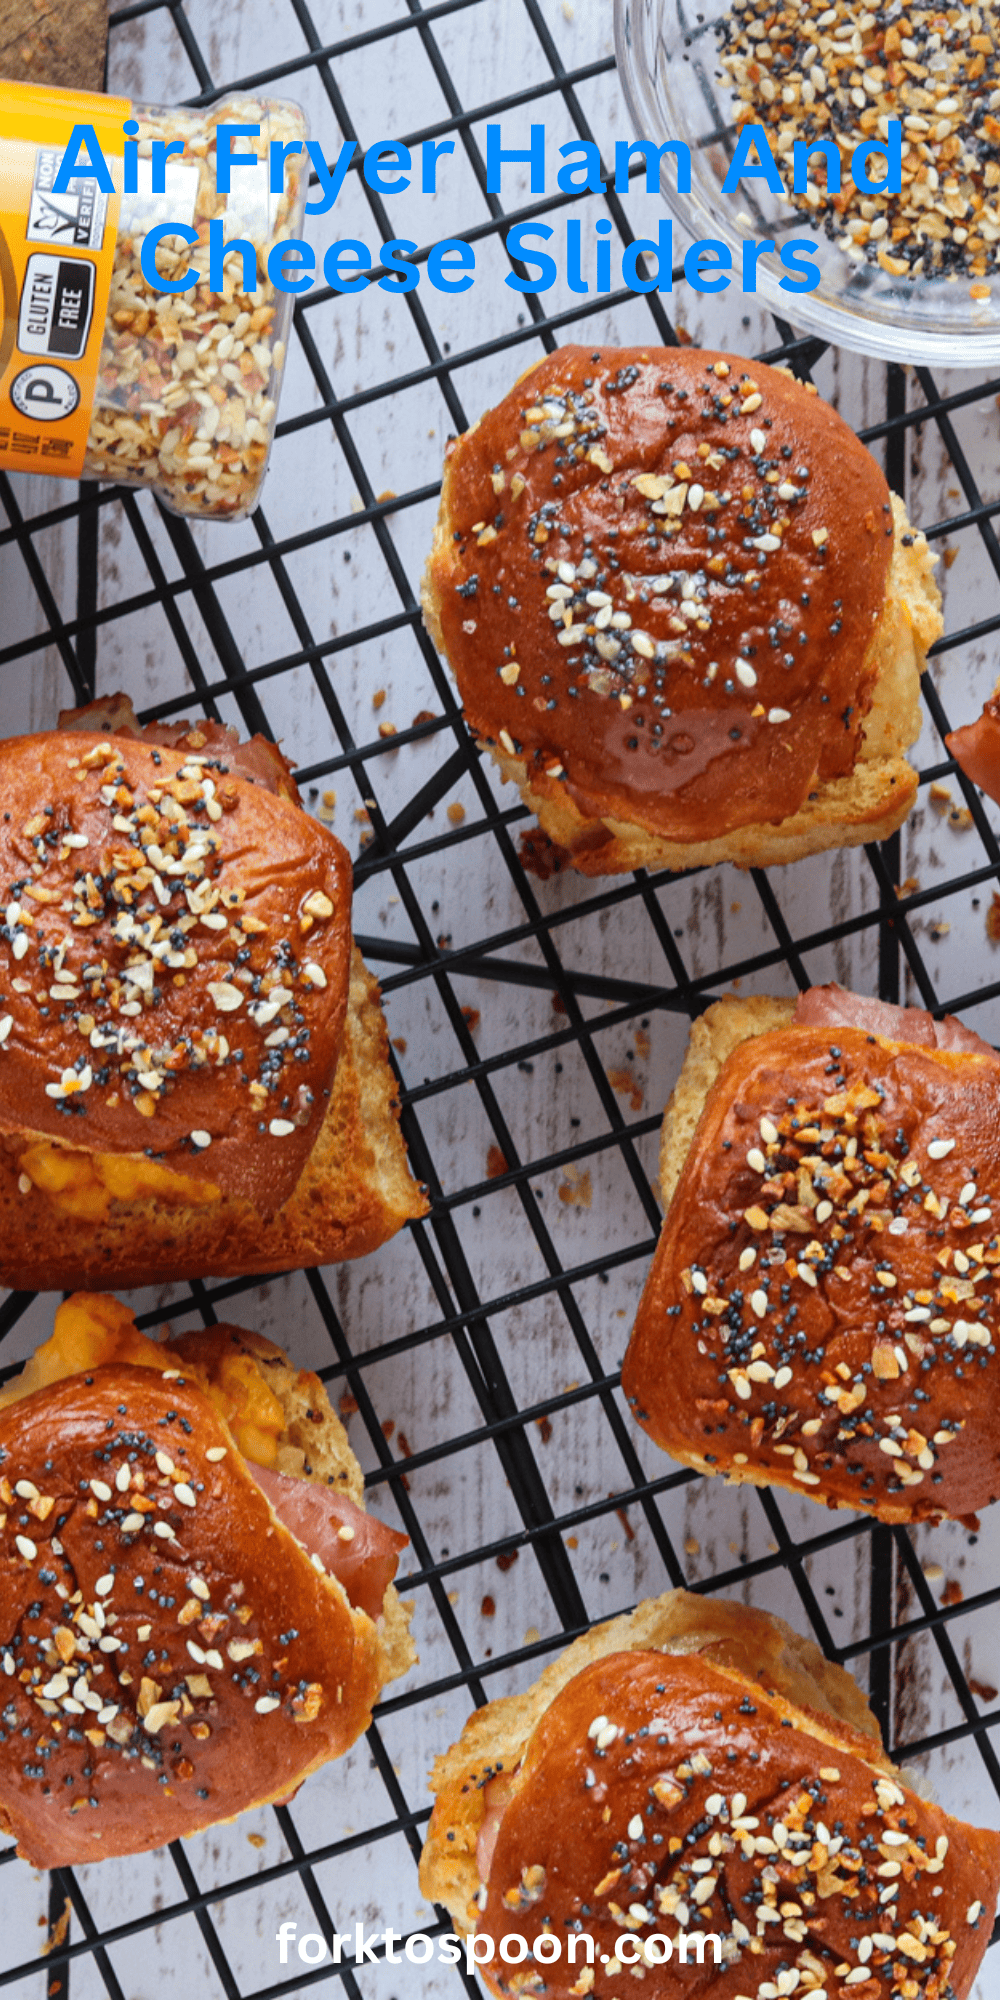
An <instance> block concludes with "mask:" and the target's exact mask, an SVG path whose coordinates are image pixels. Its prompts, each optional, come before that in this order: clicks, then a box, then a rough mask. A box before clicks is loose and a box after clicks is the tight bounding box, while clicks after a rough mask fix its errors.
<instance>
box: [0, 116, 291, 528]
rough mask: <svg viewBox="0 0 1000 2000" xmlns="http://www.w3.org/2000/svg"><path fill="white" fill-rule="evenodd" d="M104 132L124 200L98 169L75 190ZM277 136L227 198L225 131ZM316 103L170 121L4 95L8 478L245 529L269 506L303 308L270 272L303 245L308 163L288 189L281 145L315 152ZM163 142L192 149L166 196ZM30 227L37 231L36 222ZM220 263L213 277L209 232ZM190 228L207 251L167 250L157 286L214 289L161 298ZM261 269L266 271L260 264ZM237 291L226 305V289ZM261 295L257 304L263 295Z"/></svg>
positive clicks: (170, 254) (2, 273) (170, 261)
mask: <svg viewBox="0 0 1000 2000" xmlns="http://www.w3.org/2000/svg"><path fill="white" fill-rule="evenodd" d="M128 120H133V121H135V125H136V126H137V128H138V129H137V132H136V131H135V130H134V129H130V131H129V133H128V135H127V136H128V137H130V138H132V139H134V141H135V144H136V148H137V151H136V153H135V155H134V156H133V157H134V161H135V165H134V171H132V172H131V173H130V178H131V179H132V180H134V182H135V187H136V191H135V192H124V191H123V188H124V183H125V179H126V175H125V139H126V134H125V133H123V129H122V128H123V124H124V123H125V122H126V121H128ZM80 123H84V124H87V125H90V126H92V127H93V130H94V133H95V136H96V138H97V140H98V143H99V145H100V148H101V153H102V155H103V158H104V160H105V162H106V165H107V169H108V172H109V174H110V176H111V179H112V180H113V182H114V192H113V193H109V192H107V191H106V190H102V189H101V187H100V174H99V172H98V173H96V174H94V173H91V172H90V169H89V167H88V165H87V164H86V160H87V159H92V155H91V154H90V150H89V147H88V149H87V154H86V157H85V159H84V164H83V166H82V169H81V172H80V173H79V174H74V175H73V177H72V178H71V180H70V182H69V188H68V191H67V192H66V193H65V194H62V195H57V194H55V193H54V192H53V188H52V183H53V181H54V179H55V178H56V175H57V172H58V167H59V164H60V162H61V159H62V156H63V153H64V151H65V147H66V145H67V143H68V141H69V138H70V133H71V132H72V130H73V127H74V125H76V124H80ZM219 124H229V125H257V126H259V127H260V132H259V136H257V137H251V136H242V137H240V138H239V140H237V141H235V142H234V148H233V150H234V157H235V155H236V154H240V155H246V154H250V153H252V154H254V155H255V156H256V159H255V162H254V164H253V165H247V166H238V165H234V166H233V168H232V169H231V175H230V179H231V192H230V193H229V194H228V195H227V194H222V193H219V192H218V190H217V186H216V150H215V149H216V127H217V125H219ZM306 133H307V125H306V120H305V117H304V114H303V112H302V111H301V110H300V108H299V106H298V105H296V104H289V103H283V102H276V101H275V100H273V99H261V98H253V97H247V96H243V95H240V96H230V97H226V98H222V99H220V100H219V102H218V103H216V104H213V105H212V106H210V107H208V108H205V109H199V110H188V109H164V108H158V107H154V106H149V105H140V104H131V103H130V102H129V101H128V100H127V99H122V98H107V97H91V96H84V95H82V94H81V95H78V94H77V93H75V92H66V91H54V90H43V89H40V88H38V87H36V86H20V85H14V84H4V85H3V103H2V108H0V285H2V289H3V295H4V296H3V305H4V332H3V336H2V339H0V468H2V469H3V470H5V471H12V470H20V471H35V472H55V473H59V474H62V475H64V476H66V477H69V478H77V477H84V478H92V479H113V480H116V481H119V482H122V483H124V484H126V485H130V486H149V487H151V488H152V489H153V491H154V492H155V493H156V494H157V495H158V497H159V498H160V499H161V500H162V501H163V502H164V504H165V505H166V506H167V507H170V508H172V509H173V511H174V512H175V513H178V514H185V515H197V516H202V517H205V518H208V519H224V520H230V521H232V520H240V519H242V518H243V517H244V516H245V515H246V514H248V513H249V512H250V510H251V508H252V507H253V506H254V505H255V503H256V501H257V498H258V495H259V493H260V488H261V484H262V482H263V478H264V474H265V471H266V469H267V460H268V454H269V451H270V448H271V443H272V439H273V436H274V426H275V419H276V414H277V403H278V394H279V390H280V384H281V376H282V370H283V367H284V361H285V347H286V336H287V331H288V323H289V319H290V316H291V309H292V298H291V295H290V294H289V293H286V292H282V291H279V290H277V289H276V288H275V286H274V285H273V284H272V283H271V281H270V279H269V277H268V273H267V261H268V255H269V253H270V251H271V249H272V247H273V246H274V245H275V244H276V243H279V242H280V241H282V240H284V239H285V238H287V237H290V236H298V235H299V234H300V232H301V225H302V216H303V210H304V205H305V197H306V167H307V161H306V156H305V151H304V147H303V149H302V151H301V152H300V153H299V154H297V155H292V156H291V157H288V158H286V160H285V162H284V186H283V189H282V191H281V193H274V194H272V193H271V192H270V189H269V165H268V148H269V146H270V144H271V142H272V141H273V140H284V141H285V142H286V143H287V142H290V141H295V140H299V141H303V140H304V139H305V137H306ZM155 140H163V141H168V142H174V143H177V142H180V143H181V145H182V147H183V150H182V151H180V152H177V153H174V154H173V155H172V156H171V157H170V158H169V159H168V161H167V163H166V168H165V172H164V176H163V192H161V193H153V192H152V178H153V176H152V154H153V143H154V141H155ZM25 218H27V224H26V223H25ZM213 221H217V224H218V226H217V230H216V235H217V236H220V237H221V238H222V240H223V243H225V244H228V243H230V242H237V241H238V242H240V243H242V244H248V245H250V246H252V250H253V251H255V252H256V259H255V262H256V270H255V272H254V273H253V275H254V276H255V277H256V284H255V286H249V284H248V281H249V279H250V277H251V268H250V267H251V253H245V252H243V251H241V250H238V249H234V250H229V251H228V252H226V251H223V252H222V253H221V258H220V255H219V252H218V250H217V265H218V264H219V263H220V261H221V271H220V270H219V269H218V268H217V269H216V273H215V276H216V281H217V282H216V289H214V290H213V289H212V287H211V283H210V276H209V262H210V243H209V228H210V224H211V223H212V222H213ZM166 222H177V223H181V224H183V225H185V226H186V227H187V228H188V229H189V230H191V229H193V230H194V231H196V232H197V241H196V242H195V243H189V242H188V241H187V240H186V239H181V238H179V237H172V236H167V237H164V238H161V240H160V242H159V244H158V246H157V248H156V252H155V264H156V270H157V272H158V273H159V275H160V277H161V278H164V279H167V280H171V279H175V278H179V277H181V276H183V275H184V274H185V273H186V272H189V271H193V272H194V273H195V283H194V284H193V285H192V286H191V287H189V288H188V289H187V290H185V291H181V292H172V293H171V292H163V291H158V290H157V289H156V288H155V286H154V285H150V284H149V283H148V282H147V280H146V278H145V277H144V276H143V272H142V269H141V265H140V253H141V249H142V244H143V240H144V238H145V236H146V234H147V233H148V231H150V230H151V229H153V228H154V227H155V226H157V225H158V224H164V223H166ZM245 267H246V268H245ZM220 276H221V281H222V282H221V289H219V287H218V279H219V277H220ZM245 284H247V286H248V288H247V289H244V286H245Z"/></svg>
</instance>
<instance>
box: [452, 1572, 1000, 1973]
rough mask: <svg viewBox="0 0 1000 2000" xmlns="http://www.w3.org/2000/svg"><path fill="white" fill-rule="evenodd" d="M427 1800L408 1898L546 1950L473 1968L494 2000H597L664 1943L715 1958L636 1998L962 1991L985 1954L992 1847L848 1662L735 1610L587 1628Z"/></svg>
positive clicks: (695, 1610)
mask: <svg viewBox="0 0 1000 2000" xmlns="http://www.w3.org/2000/svg"><path fill="white" fill-rule="evenodd" d="M432 1789H433V1790H434V1791H435V1793H436V1795H437V1796H436V1804H435V1807H434V1812H433V1814H432V1817H431V1823H430V1828H429V1831H428V1838H427V1845H426V1847H425V1849H424V1855H423V1863H422V1869H421V1884H422V1887H423V1890H424V1894H425V1895H427V1896H428V1897H432V1898H434V1899H435V1900H437V1901H440V1902H443V1903H445V1904H446V1905H447V1907H448V1909H449V1911H450V1913H451V1917H452V1921H453V1923H454V1925H455V1928H456V1930H457V1931H459V1932H460V1933H465V1934H469V1933H470V1932H472V1931H473V1930H475V1929H476V1928H477V1927H478V1928H479V1929H481V1930H482V1931H483V1932H485V1933H487V1934H488V1935H489V1936H490V1937H491V1938H493V1939H499V1938H500V1937H502V1936H503V1935H504V1934H505V1933H506V1934H508V1935H509V1934H511V1933H518V1934H520V1936H521V1937H523V1938H524V1939H525V1940H526V1941H527V1943H528V1945H529V1947H530V1946H531V1945H532V1944H533V1943H534V1941H535V1940H536V1939H538V1938H540V1937H541V1936H542V1935H543V1934H544V1933H545V1932H546V1931H548V1932H550V1933H552V1934H554V1935H557V1936H558V1937H559V1938H560V1940H561V1941H562V1944H563V1954H562V1957H561V1960H560V1962H559V1963H558V1964H556V1963H554V1962H553V1963H541V1964H537V1965H532V1964H531V1963H530V1961H529V1963H528V1965H527V1966H522V1967H521V1968H520V1970H518V1969H517V1968H516V1967H515V1966H513V1965H511V1966H509V1967H508V1966H503V1965H501V1964H500V1962H499V1961H498V1960H497V1959H496V1958H494V1961H493V1963H492V1964H488V1965H482V1964H480V1966H479V1971H480V1975H481V1977H482V1978H483V1980H484V1983H485V1984H486V1986H487V1987H488V1989H489V1991H490V1992H491V1993H495V1994H498V1995H503V1996H505V2000H506V1996H514V1995H517V1994H518V1993H530V1994H533V1995H538V1996H540V2000H541V1997H543V2000H580V1996H593V2000H610V1996H613V1995H616V1994H620V1993H621V1992H622V1991H623V1990H625V1989H626V1988H627V1990H629V1991H630V1990H631V1980H630V1976H629V1974H628V1973H627V1972H626V1971H625V1970H624V1969H623V1968H624V1960H622V1961H619V1960H618V1959H617V1957H616V1955H615V1947H616V1942H617V1940H618V1938H619V1937H620V1936H621V1935H622V1934H623V1933H626V1932H628V1933H631V1936H632V1937H633V1938H635V1939H637V1940H638V1941H639V1943H640V1944H641V1942H642V1941H643V1940H644V1939H649V1938H650V1937H651V1935H652V1934H653V1933H654V1931H655V1932H657V1933H659V1935H660V1936H661V1937H663V1936H665V1937H669V1938H670V1939H671V1941H673V1940H675V1939H676V1937H677V1933H678V1931H679V1930H682V1931H686V1932H687V1934H688V1936H689V1937H694V1938H695V1939H697V1937H698V1934H699V1933H702V1934H706V1933H708V1934H714V1935H715V1936H716V1937H718V1938H719V1939H720V1940H721V1951H722V1962H721V1963H720V1964H719V1965H713V1963H712V1957H711V1948H709V1950H708V1951H707V1952H706V1955H705V1961H704V1966H703V1967H702V1968H701V1969H699V1968H698V1965H697V1960H696V1957H695V1955H694V1952H693V1951H692V1952H691V1956H690V1958H689V1963H688V1965H687V1966H686V1967H685V1966H683V1965H681V1964H680V1963H679V1962H678V1959H677V1958H676V1957H675V1958H673V1960H672V1962H671V1961H668V1962H660V1963H657V1962H648V1963H646V1964H645V1965H643V1964H642V1962H641V1961H640V1977H641V1978H642V1987H641V1991H642V1993H643V1994H644V1995H647V1996H648V2000H683V1996H685V1995H690V1994H692V1993H698V1994H701V1993H704V1992H706V1991H708V1990H711V1993H712V1995H713V2000H714V1996H716V1995H718V1997H719V2000H737V1996H751V2000H753V1996H757V1995H759V1994H761V1993H764V1994H770V1993H772V1992H773V1993H777V1994H782V1993H784V1992H785V1990H786V1988H785V1985H784V1984H778V1983H776V1982H777V1981H779V1980H780V1979H781V1977H782V1975H785V1976H786V1977H787V1975H788V1974H789V1973H790V1972H792V1971H794V1972H796V1973H797V1975H798V1977H797V1979H796V1982H795V1987H794V1990H795V1991H796V1992H797V1993H802V1994H809V1993H811V1992H815V1993H820V1992H822V1993H824V1994H826V1996H827V2000H830V1996H831V1995H832V1994H833V1993H834V1992H836V1993H838V1994H839V1993H840V1992H841V1990H844V1991H846V1992H847V1993H849V1994H851V1995H853V1993H854V1992H855V1991H858V1992H860V1993H861V1994H862V1995H863V2000H890V1996H893V2000H895V1996H898V1995H900V1994H906V1995H907V1996H910V2000H943V1996H944V1995H945V1994H949V1995H951V1996H953V2000H965V1996H966V1995H967V1993H968V1991H969V1988H970V1987H971V1985H972V1982H973V1979H974V1978H975V1974H976V1971H977V1968H978V1966H979V1964H980V1962H981V1960H982V1957H983V1954H984V1952H985V1949H986V1946H987V1944H988V1942H989V1937H990V1930H991V1926H992V1918H993V1912H994V1908H995V1905H996V1897H997V1888H998V1884H1000V1835H997V1834H995V1833H991V1832H985V1831H981V1830H979V1829H978V1828H975V1827H969V1826H965V1825H962V1824H961V1823H960V1822H958V1821H956V1820H953V1819H950V1818H949V1817H948V1815H947V1814H946V1813H944V1812H943V1811H942V1810H941V1809H940V1807H938V1806H936V1805H930V1804H928V1803H927V1802H926V1801H925V1800H923V1799H921V1798H918V1797H917V1796H916V1795H915V1794H914V1793H913V1792H912V1791H910V1790H909V1789H908V1788H907V1786H906V1785H905V1783H904V1782H903V1780H902V1778H901V1777H900V1776H899V1774H898V1773H897V1772H896V1771H895V1770H894V1768H893V1766H892V1765H891V1764H890V1763H889V1761H888V1759H887V1758H886V1756H885V1754H884V1752H883V1751H882V1747H881V1744H880V1741H879V1736H878V1729H877V1726H876V1724H875V1721H874V1718H873V1716H872V1715H871V1714H870V1712H869V1711H868V1709H867V1707H866V1704H865V1702H864V1699H863V1697H862V1695H861V1693H860V1690H859V1689H858V1688H857V1687H856V1686H855V1684H854V1683H853V1681H851V1679H850V1677H849V1676H848V1675H847V1674H845V1673H844V1671H843V1669H842V1668H840V1667H836V1666H833V1665H832V1664H831V1663H830V1662H828V1661H826V1660H825V1659H824V1658H823V1655H822V1654H821V1653H820V1652H819V1650H818V1648H817V1647H815V1646H814V1645H812V1644H811V1643H810V1642H809V1641H808V1640H805V1639H801V1638H800V1637H799V1636H798V1634H797V1633H795V1632H793V1631H792V1630H791V1628H790V1627H789V1626H787V1625H785V1624H784V1623H783V1622H782V1621H781V1620H780V1619H776V1618H771V1617H769V1616H768V1615H767V1614H766V1613H764V1612H762V1611H756V1610H749V1609H747V1608H746V1607H744V1606H743V1605H740V1604H727V1603H724V1602H721V1601H718V1600H714V1599H705V1598H703V1597H695V1596H692V1595H690V1594H689V1593H687V1592H685V1591H671V1592H668V1593H667V1595H666V1596H664V1597H661V1598H657V1599H652V1600H650V1601H648V1602H647V1603H644V1604H641V1605H640V1606H639V1607H638V1609H637V1610H636V1611H634V1612H633V1613H632V1614H631V1616H630V1617H626V1618H616V1619H613V1620H611V1621H610V1622H609V1623H608V1624H605V1625H599V1626H597V1627H595V1629H594V1630H593V1631H592V1632H589V1633H587V1634H586V1635H585V1636H584V1637H583V1638H581V1639H578V1640H576V1641H575V1642H574V1644H573V1645H572V1646H570V1647H569V1648H568V1650H567V1651H566V1652H565V1653H564V1654H563V1655H562V1656H561V1657H560V1658H559V1659H557V1660H556V1661H554V1662H553V1664H552V1665H551V1666H550V1667H548V1668H547V1669H546V1671H545V1673H544V1674H543V1675H542V1677H541V1679H540V1680H539V1681H538V1682H537V1683H536V1685H535V1686H534V1687H533V1688H531V1689H529V1690H528V1692H527V1693H526V1694H523V1695H515V1696H512V1697H510V1698H508V1699H506V1700H503V1701H496V1702H490V1703H489V1704H488V1706H487V1707H485V1708H482V1709H480V1710H479V1711H478V1713H477V1714H476V1715H474V1716H473V1717H472V1718H471V1719H470V1721H469V1722H468V1723H467V1725H466V1728H465V1730H464V1731H463V1734H462V1737H461V1739H460V1741H459V1742H458V1743H457V1744H455V1745H454V1747H453V1748H452V1749H451V1750H449V1751H448V1752H447V1753H446V1754H445V1756H443V1757H439V1758H438V1761H437V1764H436V1766H435V1770H434V1775H433V1779H432ZM481 1884H482V1886H480V1885H481ZM935 1892H937V1893H935ZM574 1931H582V1932H583V1933H585V1934H586V1935H587V1936H589V1937H590V1938H592V1939H593V1940H594V1941H595V1943H596V1946H597V1954H598V1956H597V1961H596V1963H595V1965H594V1966H593V1967H592V1968H591V1969H590V1971H589V1972H588V1971H587V1969H586V1963H585V1959H584V1957H583V1954H582V1953H581V1954H580V1955H579V1956H578V1958H577V1960H576V1963H575V1965H574V1964H570V1963H569V1962H568V1957H567V1943H568V1940H569V1938H570V1936H571V1934H572V1933H573V1932H574ZM634 1949H635V1947H630V1951H631V1952H632V1953H633V1955H634ZM654 1960H655V1954H654ZM607 1961H610V1962H607ZM861 1968H863V1969H864V1971H863V1973H862V1971H861ZM525 1971H527V1972H528V1973H529V1974H530V1975H531V1976H532V1979H533V1982H534V1983H532V1984H531V1985H528V1986H525V1985H523V1984H522V1983H521V1982H522V1981H523V1977H524V1972H525ZM852 1973H854V1978H853V1979H851V1983H850V1984H849V1985H847V1984H846V1981H847V1980H848V1979H850V1976H851V1974H852ZM904 1981H909V1982H911V1983H910V1984H904V1983H903V1982H904ZM788 1990H789V1991H790V1990H792V1989H791V1988H789V1989H788Z"/></svg>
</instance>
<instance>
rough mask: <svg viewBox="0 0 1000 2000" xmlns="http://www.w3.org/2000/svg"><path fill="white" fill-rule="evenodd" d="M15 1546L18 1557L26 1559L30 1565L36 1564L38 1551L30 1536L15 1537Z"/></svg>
mask: <svg viewBox="0 0 1000 2000" xmlns="http://www.w3.org/2000/svg"><path fill="white" fill-rule="evenodd" d="M14 1546H15V1548H16V1549H17V1553H18V1555H19V1556H23V1557H24V1560H25V1562H29V1563H30V1562H34V1560H35V1557H36V1556H37V1554H38V1550H37V1549H36V1547H35V1544H34V1542H33V1541H32V1540H31V1538H30V1536H28V1535H15V1536H14Z"/></svg>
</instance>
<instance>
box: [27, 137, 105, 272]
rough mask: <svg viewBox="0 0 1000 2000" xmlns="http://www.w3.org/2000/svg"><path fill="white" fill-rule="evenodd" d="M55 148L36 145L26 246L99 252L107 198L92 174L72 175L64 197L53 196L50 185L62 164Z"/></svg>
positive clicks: (102, 236)
mask: <svg viewBox="0 0 1000 2000" xmlns="http://www.w3.org/2000/svg"><path fill="white" fill-rule="evenodd" d="M62 157H63V156H62V153H61V152H60V151H59V148H58V147H56V146H39V148H38V151H37V153H36V155H35V177H34V182H33V185H32V189H31V207H30V209H29V211H28V227H27V229H26V230H25V236H26V238H27V241H28V242H29V243H49V244H51V245H52V246H53V247H54V248H55V249H56V250H59V249H61V248H63V247H67V248H69V247H72V248H73V249H74V250H99V249H100V247H101V244H102V243H103V241H104V224H105V221H106V219H107V213H108V197H107V195H106V194H104V193H103V192H102V190H101V189H100V188H99V187H98V185H97V182H96V180H95V179H94V177H93V175H92V174H74V175H73V180H72V185H71V186H70V187H69V188H67V190H66V193H65V194H53V192H52V183H53V181H54V180H55V178H56V176H57V174H58V172H59V168H60V166H61V164H62Z"/></svg>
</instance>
